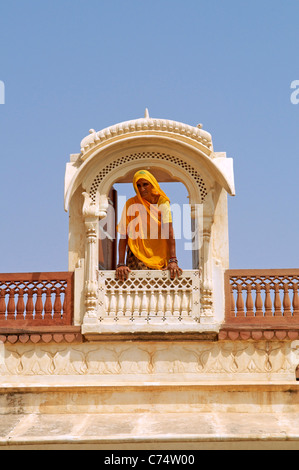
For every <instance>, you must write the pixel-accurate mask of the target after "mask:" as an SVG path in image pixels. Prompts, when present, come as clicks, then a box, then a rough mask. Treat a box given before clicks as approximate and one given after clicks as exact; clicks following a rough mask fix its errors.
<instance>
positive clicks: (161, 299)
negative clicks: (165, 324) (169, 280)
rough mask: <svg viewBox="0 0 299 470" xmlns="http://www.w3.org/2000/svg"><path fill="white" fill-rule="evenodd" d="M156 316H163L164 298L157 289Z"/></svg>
mask: <svg viewBox="0 0 299 470" xmlns="http://www.w3.org/2000/svg"><path fill="white" fill-rule="evenodd" d="M157 315H158V316H159V317H163V316H164V296H163V294H162V290H161V289H159V293H158V307H157Z"/></svg>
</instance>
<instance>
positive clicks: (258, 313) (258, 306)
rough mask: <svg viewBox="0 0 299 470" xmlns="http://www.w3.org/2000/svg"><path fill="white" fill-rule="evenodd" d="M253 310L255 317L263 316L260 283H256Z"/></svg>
mask: <svg viewBox="0 0 299 470" xmlns="http://www.w3.org/2000/svg"><path fill="white" fill-rule="evenodd" d="M255 310H256V316H257V317H263V316H264V313H263V299H262V296H261V286H260V284H257V285H256V299H255Z"/></svg>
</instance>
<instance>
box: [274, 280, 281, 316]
mask: <svg viewBox="0 0 299 470" xmlns="http://www.w3.org/2000/svg"><path fill="white" fill-rule="evenodd" d="M279 290H280V286H279V284H275V287H274V292H275V296H274V316H275V317H281V316H282V304H281V298H280V291H279Z"/></svg>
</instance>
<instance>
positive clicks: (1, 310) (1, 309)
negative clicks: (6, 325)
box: [0, 289, 6, 320]
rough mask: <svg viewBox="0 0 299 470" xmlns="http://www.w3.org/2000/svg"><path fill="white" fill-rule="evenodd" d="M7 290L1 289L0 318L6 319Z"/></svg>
mask: <svg viewBox="0 0 299 470" xmlns="http://www.w3.org/2000/svg"><path fill="white" fill-rule="evenodd" d="M5 296H6V291H5V289H1V290H0V319H1V320H5V314H6V302H5Z"/></svg>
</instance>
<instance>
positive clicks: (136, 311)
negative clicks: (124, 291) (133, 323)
mask: <svg viewBox="0 0 299 470" xmlns="http://www.w3.org/2000/svg"><path fill="white" fill-rule="evenodd" d="M140 305H141V303H140V297H139V293H138V290H137V289H136V290H135V296H134V312H133V316H134V317H135V318H138V317H139V315H140Z"/></svg>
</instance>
